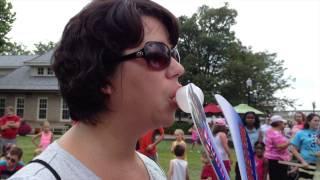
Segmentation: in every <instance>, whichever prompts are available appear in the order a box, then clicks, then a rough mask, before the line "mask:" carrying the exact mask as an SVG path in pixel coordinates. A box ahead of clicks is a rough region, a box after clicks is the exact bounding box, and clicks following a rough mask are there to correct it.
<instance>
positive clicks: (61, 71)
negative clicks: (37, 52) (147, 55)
mask: <svg viewBox="0 0 320 180" xmlns="http://www.w3.org/2000/svg"><path fill="white" fill-rule="evenodd" d="M142 16H150V17H154V18H156V19H157V20H158V21H160V23H162V24H163V25H164V27H165V28H166V30H167V31H168V34H169V43H170V44H171V45H172V46H175V45H176V44H177V42H178V37H179V28H178V21H177V19H176V18H175V16H174V15H173V14H172V13H170V12H169V11H168V10H167V9H165V8H163V7H162V6H160V5H158V4H157V3H155V2H152V1H147V0H125V1H119V0H103V1H102V0H101V1H98V0H95V1H92V2H91V3H90V4H88V5H87V6H86V7H85V8H84V9H83V10H82V11H81V12H80V13H79V14H77V15H76V16H74V17H73V18H71V20H70V21H69V22H68V24H67V25H66V27H65V29H64V32H63V35H62V38H61V41H60V43H59V44H58V46H57V48H56V50H55V52H54V55H53V70H54V72H55V75H56V77H57V78H58V81H59V86H60V92H61V95H62V97H63V98H64V100H65V101H66V103H67V105H68V107H69V110H70V115H71V118H72V119H73V120H75V121H81V122H84V123H86V124H91V125H95V124H97V113H100V112H103V111H108V110H110V108H109V107H108V100H109V98H110V97H109V96H108V95H106V94H104V93H102V92H101V89H102V88H104V87H106V86H111V82H110V79H111V77H112V75H113V74H114V72H115V71H116V69H117V67H118V65H119V64H120V61H119V59H120V57H121V56H122V55H123V51H124V50H125V49H128V48H135V47H137V46H138V45H139V44H140V43H141V42H142V41H143V39H144V27H143V22H142V19H141V17H142Z"/></svg>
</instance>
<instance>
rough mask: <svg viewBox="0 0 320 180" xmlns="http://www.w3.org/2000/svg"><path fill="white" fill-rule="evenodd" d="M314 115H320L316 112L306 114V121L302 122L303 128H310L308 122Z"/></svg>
mask: <svg viewBox="0 0 320 180" xmlns="http://www.w3.org/2000/svg"><path fill="white" fill-rule="evenodd" d="M315 116H317V117H319V118H320V115H318V114H316V113H310V114H308V116H307V117H306V121H305V122H304V126H303V129H309V128H310V124H309V122H310V121H311V120H312V119H313V118H314V117H315Z"/></svg>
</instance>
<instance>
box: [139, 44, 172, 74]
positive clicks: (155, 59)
mask: <svg viewBox="0 0 320 180" xmlns="http://www.w3.org/2000/svg"><path fill="white" fill-rule="evenodd" d="M144 51H145V59H146V60H147V62H148V64H149V65H150V67H151V68H153V69H156V70H162V69H164V68H166V67H168V66H169V64H170V54H171V53H170V49H169V48H168V47H167V46H166V45H164V44H162V43H158V42H150V43H147V44H146V45H145V48H144Z"/></svg>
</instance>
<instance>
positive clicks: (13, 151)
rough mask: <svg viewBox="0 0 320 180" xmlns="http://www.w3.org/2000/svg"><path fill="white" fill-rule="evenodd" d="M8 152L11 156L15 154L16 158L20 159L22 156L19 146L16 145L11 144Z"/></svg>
mask: <svg viewBox="0 0 320 180" xmlns="http://www.w3.org/2000/svg"><path fill="white" fill-rule="evenodd" d="M8 154H10V155H11V156H17V157H18V159H19V160H20V159H21V158H22V155H23V151H22V149H21V148H19V147H18V146H13V147H12V148H11V149H10V150H9V152H8Z"/></svg>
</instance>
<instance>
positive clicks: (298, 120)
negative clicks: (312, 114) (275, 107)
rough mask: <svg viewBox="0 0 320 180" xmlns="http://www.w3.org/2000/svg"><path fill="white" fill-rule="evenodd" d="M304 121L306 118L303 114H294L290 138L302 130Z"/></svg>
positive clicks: (298, 112)
mask: <svg viewBox="0 0 320 180" xmlns="http://www.w3.org/2000/svg"><path fill="white" fill-rule="evenodd" d="M305 121H306V116H305V115H304V113H303V112H300V111H297V112H296V113H295V114H294V123H295V125H294V126H293V127H292V130H291V136H292V137H294V135H295V134H296V133H297V132H298V131H300V130H302V129H303V127H304V122H305Z"/></svg>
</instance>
